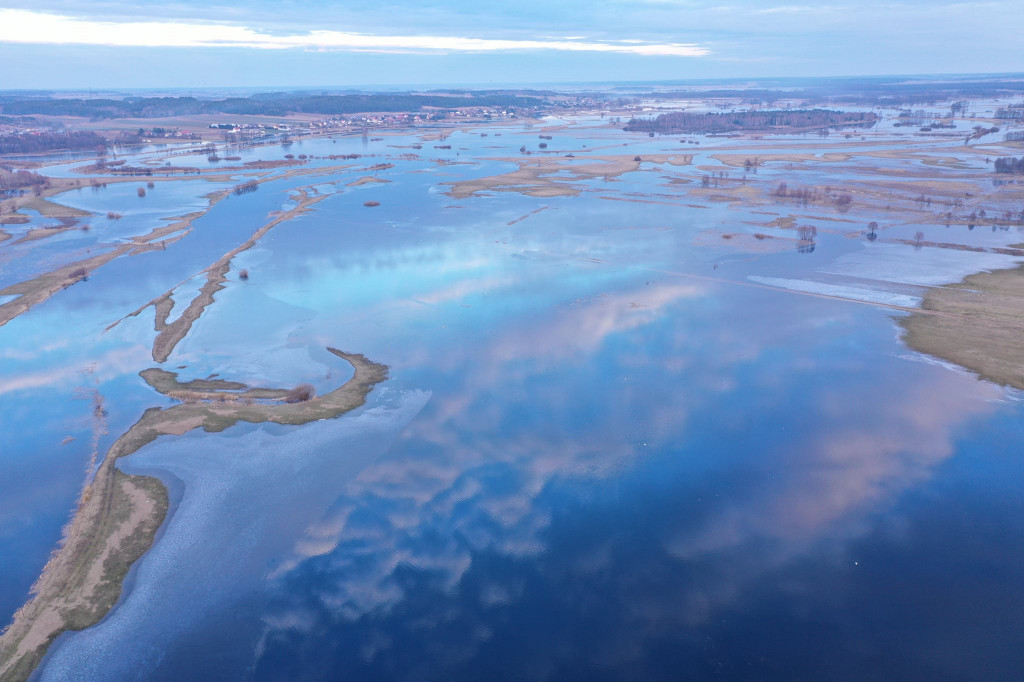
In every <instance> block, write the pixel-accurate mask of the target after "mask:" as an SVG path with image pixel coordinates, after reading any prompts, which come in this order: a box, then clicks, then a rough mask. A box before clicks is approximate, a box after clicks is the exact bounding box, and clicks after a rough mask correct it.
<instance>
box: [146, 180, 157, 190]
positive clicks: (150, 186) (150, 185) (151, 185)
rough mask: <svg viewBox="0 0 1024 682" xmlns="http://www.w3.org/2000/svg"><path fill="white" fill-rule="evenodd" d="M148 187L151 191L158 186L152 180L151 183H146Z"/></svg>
mask: <svg viewBox="0 0 1024 682" xmlns="http://www.w3.org/2000/svg"><path fill="white" fill-rule="evenodd" d="M146 187H147V188H149V189H153V188H154V187H156V185H155V184H153V181H152V180H150V181H149V182H147V183H146Z"/></svg>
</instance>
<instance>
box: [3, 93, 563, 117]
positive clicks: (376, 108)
mask: <svg viewBox="0 0 1024 682" xmlns="http://www.w3.org/2000/svg"><path fill="white" fill-rule="evenodd" d="M545 103H546V101H545V100H542V99H538V98H536V97H520V96H518V95H512V94H495V95H480V96H449V95H411V94H376V95H316V96H310V95H286V94H283V95H281V96H280V97H275V96H272V95H254V96H252V97H228V98H225V99H219V100H201V99H197V98H195V97H126V98H125V99H120V100H116V99H42V98H31V99H21V100H0V114H4V115H7V116H24V115H27V114H42V115H47V116H81V117H84V118H88V119H91V120H102V119H108V118H163V117H170V116H186V115H197V114H239V115H244V114H254V115H264V116H285V115H287V114H289V113H307V114H324V115H337V114H355V113H363V112H392V113H394V112H406V111H421V110H423V109H425V108H427V109H460V108H465V107H500V108H512V109H514V108H517V107H526V108H529V107H538V106H541V105H544V104H545Z"/></svg>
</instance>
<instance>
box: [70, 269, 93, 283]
mask: <svg viewBox="0 0 1024 682" xmlns="http://www.w3.org/2000/svg"><path fill="white" fill-rule="evenodd" d="M68 279H72V280H74V281H76V282H81V281H85V280H87V279H89V271H88V270H86V269H85V268H84V267H83V268H75V269H74V270H72V271H71V272H70V273H68Z"/></svg>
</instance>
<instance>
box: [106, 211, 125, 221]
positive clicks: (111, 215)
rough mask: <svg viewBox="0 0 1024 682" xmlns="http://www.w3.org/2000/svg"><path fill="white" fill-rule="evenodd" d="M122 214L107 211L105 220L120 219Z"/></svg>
mask: <svg viewBox="0 0 1024 682" xmlns="http://www.w3.org/2000/svg"><path fill="white" fill-rule="evenodd" d="M123 217H124V216H123V215H121V214H120V213H115V212H114V211H107V220H120V219H121V218H123Z"/></svg>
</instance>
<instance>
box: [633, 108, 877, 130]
mask: <svg viewBox="0 0 1024 682" xmlns="http://www.w3.org/2000/svg"><path fill="white" fill-rule="evenodd" d="M877 120H878V116H876V115H875V114H873V113H869V112H860V111H830V110H828V109H798V110H792V111H739V112H734V113H712V114H694V113H688V112H685V111H677V112H672V113H669V114H661V115H660V116H658V117H656V118H634V119H632V120H630V122H629V123H628V124H627V125H626V128H625V129H626V130H629V131H636V132H642V133H725V132H730V131H734V130H773V129H776V128H829V127H833V126H849V125H857V126H860V125H866V126H871V125H874V123H875V121H877Z"/></svg>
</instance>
